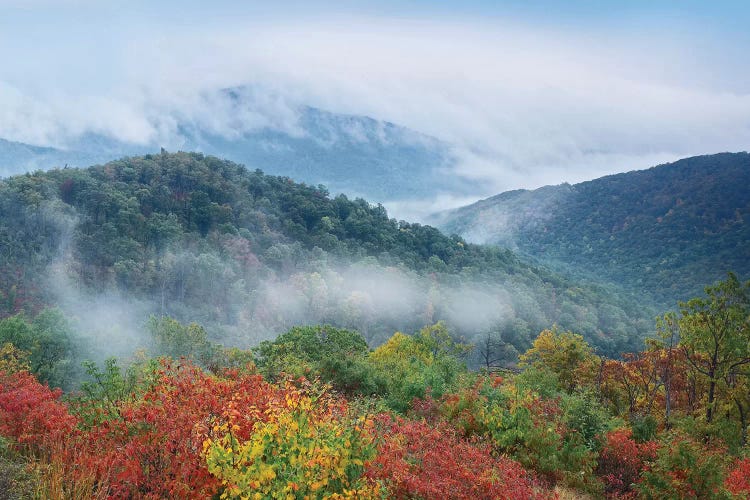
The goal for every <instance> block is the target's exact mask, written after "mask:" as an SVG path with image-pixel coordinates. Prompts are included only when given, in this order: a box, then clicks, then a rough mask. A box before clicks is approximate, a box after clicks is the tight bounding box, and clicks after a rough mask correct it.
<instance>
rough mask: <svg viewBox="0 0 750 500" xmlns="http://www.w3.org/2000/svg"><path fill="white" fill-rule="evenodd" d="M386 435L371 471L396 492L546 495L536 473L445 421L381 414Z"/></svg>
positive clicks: (422, 495)
mask: <svg viewBox="0 0 750 500" xmlns="http://www.w3.org/2000/svg"><path fill="white" fill-rule="evenodd" d="M376 422H377V423H376V425H377V428H378V435H380V436H382V438H381V441H380V443H379V445H378V453H377V457H376V458H375V459H374V460H373V461H372V462H371V463H370V464H369V466H368V468H367V473H366V474H367V476H368V477H370V478H372V479H375V480H379V481H383V482H384V483H385V485H386V487H387V488H388V493H389V495H390V496H391V497H393V498H425V499H464V498H497V499H517V498H544V494H543V493H541V492H540V491H541V490H539V489H537V488H535V485H534V481H533V479H532V476H531V475H530V474H529V473H528V472H527V471H525V470H524V469H523V467H521V465H520V464H519V463H518V462H516V461H514V460H511V459H509V458H505V457H502V456H499V457H495V456H493V455H492V453H491V447H490V446H489V445H488V444H487V443H481V442H476V441H467V440H465V439H462V438H461V437H460V436H459V435H458V434H457V433H456V431H455V430H454V429H453V428H451V427H449V426H448V425H445V424H439V425H437V426H430V425H428V424H427V423H426V422H421V421H414V420H407V419H403V418H401V417H396V418H392V417H390V416H388V415H381V416H379V417H378V418H377V419H376Z"/></svg>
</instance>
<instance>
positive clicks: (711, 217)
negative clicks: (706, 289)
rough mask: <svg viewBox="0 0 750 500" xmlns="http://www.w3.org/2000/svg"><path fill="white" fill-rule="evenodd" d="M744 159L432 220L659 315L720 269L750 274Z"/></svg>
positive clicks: (657, 171)
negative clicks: (607, 285) (597, 282)
mask: <svg viewBox="0 0 750 500" xmlns="http://www.w3.org/2000/svg"><path fill="white" fill-rule="evenodd" d="M748 186H750V155H748V154H747V153H734V154H732V153H722V154H716V155H710V156H698V157H694V158H687V159H684V160H680V161H677V162H675V163H671V164H667V165H660V166H658V167H653V168H651V169H648V170H643V171H636V172H628V173H623V174H617V175H612V176H608V177H602V178H600V179H596V180H593V181H589V182H583V183H580V184H575V185H572V186H571V185H568V184H563V185H560V186H548V187H544V188H541V189H537V190H535V191H524V190H519V191H510V192H507V193H503V194H500V195H497V196H495V197H492V198H488V199H486V200H483V201H480V202H477V203H475V204H473V205H470V206H467V207H463V208H460V209H457V210H455V211H452V212H448V213H443V214H439V215H438V216H436V217H435V219H434V222H435V224H436V225H437V226H438V227H441V228H442V229H444V230H445V231H446V232H448V233H449V234H450V233H455V234H460V235H462V236H463V237H465V238H466V239H467V240H469V241H472V242H478V243H497V244H499V245H501V246H506V247H509V248H513V249H515V250H517V251H518V252H519V253H521V254H523V255H527V256H530V257H533V258H535V259H537V261H538V262H540V263H543V264H546V265H551V266H553V267H555V268H557V269H559V270H560V269H564V270H566V271H568V272H572V273H573V274H574V275H579V276H592V277H594V278H596V279H603V280H608V281H611V282H615V283H618V284H621V285H623V286H625V287H627V288H628V289H630V290H632V291H634V292H637V293H639V294H645V295H646V296H648V297H650V298H653V299H654V300H655V301H656V302H657V303H659V304H660V307H667V306H669V305H670V304H671V303H673V302H674V301H676V300H685V299H687V298H689V297H691V296H693V295H695V294H697V293H699V292H700V290H701V288H702V287H703V286H704V284H705V283H712V282H715V281H716V280H719V279H721V278H722V277H723V276H724V274H725V273H726V272H727V271H731V270H734V271H735V272H737V273H738V274H740V275H741V276H748V275H750V244H749V243H750V224H749V223H748V220H749V218H750V189H749V188H748Z"/></svg>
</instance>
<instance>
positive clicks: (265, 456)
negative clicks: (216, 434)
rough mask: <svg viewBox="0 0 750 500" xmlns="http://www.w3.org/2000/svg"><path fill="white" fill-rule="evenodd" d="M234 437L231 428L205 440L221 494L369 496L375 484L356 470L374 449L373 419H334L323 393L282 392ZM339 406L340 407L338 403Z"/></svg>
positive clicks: (373, 491) (208, 463) (227, 495)
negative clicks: (246, 435)
mask: <svg viewBox="0 0 750 500" xmlns="http://www.w3.org/2000/svg"><path fill="white" fill-rule="evenodd" d="M284 403H285V404H278V405H276V406H273V407H271V408H270V409H269V412H268V413H267V420H266V421H264V422H258V423H256V424H255V426H254V430H253V434H252V435H251V437H250V439H249V440H247V441H244V442H239V441H238V440H237V439H236V438H235V436H234V434H233V433H232V432H228V431H227V432H226V433H225V434H224V435H222V436H221V437H220V438H218V439H215V440H212V439H208V440H206V441H205V442H204V444H203V448H204V454H205V457H206V462H207V465H208V470H209V471H210V472H211V473H212V474H214V475H215V476H217V477H218V478H220V479H221V480H222V482H223V484H224V485H225V487H226V489H225V491H224V493H223V494H222V498H250V497H251V495H254V496H258V495H260V497H259V498H273V499H286V498H341V499H343V498H373V497H378V496H379V494H378V491H379V490H378V485H377V484H375V483H370V482H368V481H366V480H364V479H363V478H361V474H362V472H363V470H364V463H365V461H366V460H368V459H370V458H372V457H373V456H374V453H375V448H374V444H373V435H372V422H371V421H370V420H369V419H365V418H364V417H361V418H359V419H358V421H357V424H358V426H359V428H360V430H359V431H356V430H354V427H355V423H354V422H347V421H346V420H347V417H346V416H345V415H344V417H345V418H344V421H343V422H342V421H339V420H340V418H341V417H342V415H339V414H337V412H335V411H332V408H333V406H334V403H333V402H332V401H330V400H327V399H326V398H323V400H318V401H314V400H313V399H312V398H310V397H309V396H301V397H295V395H290V396H287V397H286V399H285V401H284ZM337 409H339V408H337Z"/></svg>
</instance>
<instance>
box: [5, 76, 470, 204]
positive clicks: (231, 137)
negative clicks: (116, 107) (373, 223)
mask: <svg viewBox="0 0 750 500" xmlns="http://www.w3.org/2000/svg"><path fill="white" fill-rule="evenodd" d="M243 95H244V94H243V93H241V92H237V91H227V92H225V93H224V94H223V99H225V100H226V101H222V102H223V106H224V108H229V109H230V111H229V112H228V113H229V114H230V115H231V114H236V115H239V116H241V115H243V114H249V113H253V108H252V104H250V103H249V102H247V100H246V99H245V98H243ZM293 114H294V116H293V117H292V118H290V119H289V121H290V123H291V124H288V125H285V126H281V125H279V124H276V125H268V124H266V125H263V126H259V127H243V126H242V125H240V124H237V125H236V127H234V128H233V129H232V130H230V131H227V130H223V129H222V130H221V132H219V131H217V127H215V126H213V125H212V124H209V123H205V122H201V121H196V120H195V119H188V118H184V117H183V118H180V117H176V118H175V120H176V122H177V127H176V130H177V134H176V135H177V137H176V138H173V139H171V140H170V141H169V144H160V143H153V144H145V145H137V144H129V143H125V142H121V141H117V140H115V139H111V138H108V137H105V136H102V135H99V134H92V133H88V134H84V135H82V136H81V137H77V138H75V139H74V140H72V141H71V142H70V144H69V145H68V146H69V147H68V148H66V149H65V150H62V149H54V148H42V147H36V146H30V145H26V144H21V143H14V142H9V141H3V140H0V176H3V175H5V176H7V175H12V174H17V173H23V172H27V171H33V170H35V169H49V168H55V167H62V166H64V165H66V164H67V165H68V166H71V167H85V166H89V165H92V164H96V163H104V162H107V161H111V160H114V159H117V158H121V157H123V156H132V155H139V154H148V153H155V152H158V151H159V150H160V148H161V147H162V146H165V147H168V148H172V149H173V148H179V149H181V150H185V151H200V152H203V153H205V154H211V155H217V156H220V157H222V158H227V159H229V160H232V161H234V162H238V163H242V164H244V165H246V166H247V167H248V168H250V169H251V170H254V169H257V168H259V169H262V170H263V171H265V172H268V173H270V174H273V175H283V176H288V177H291V178H293V179H295V180H298V181H300V182H306V183H308V184H312V185H318V184H324V185H325V186H327V187H328V189H329V190H330V191H331V192H334V193H346V194H348V195H350V196H362V197H365V198H367V199H369V200H375V201H379V202H386V201H396V200H406V199H415V198H425V197H430V198H431V197H434V196H436V195H438V194H440V193H443V192H445V193H452V194H454V195H471V194H474V193H476V192H477V190H478V188H479V186H478V185H477V184H476V183H474V182H471V181H468V180H466V179H464V178H461V177H459V176H457V175H455V174H452V173H451V171H450V170H451V167H452V166H453V165H454V161H455V160H454V159H453V157H452V153H451V147H450V145H448V144H446V143H444V142H441V141H439V140H438V139H435V138H433V137H429V136H426V135H423V134H419V133H417V132H415V131H413V130H410V129H408V128H405V127H401V126H398V125H395V124H393V123H390V122H385V121H379V120H375V119H372V118H369V117H366V116H354V115H344V114H336V113H330V112H327V111H324V110H320V109H316V108H312V107H307V106H303V107H300V108H297V109H294V110H293Z"/></svg>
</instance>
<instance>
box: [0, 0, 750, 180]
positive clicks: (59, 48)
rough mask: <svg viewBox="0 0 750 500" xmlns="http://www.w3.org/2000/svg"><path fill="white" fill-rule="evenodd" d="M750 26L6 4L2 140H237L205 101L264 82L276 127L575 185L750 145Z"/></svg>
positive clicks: (737, 17) (370, 5) (527, 9)
mask: <svg viewBox="0 0 750 500" xmlns="http://www.w3.org/2000/svg"><path fill="white" fill-rule="evenodd" d="M747 26H750V2H707V1H695V0H692V1H673V2H667V1H657V0H652V1H642V0H635V1H633V0H631V1H622V2H605V1H584V0H570V1H565V2H562V1H560V2H552V1H544V2H530V1H520V0H519V1H512V2H489V1H463V2H439V1H406V2H404V1H391V0H381V1H379V2H365V1H350V2H342V1H336V2H334V1H328V2H324V1H314V0H313V1H304V2H303V1H298V2H283V1H282V2H230V1H227V0H218V1H214V2H211V3H210V5H209V4H208V3H207V2H203V1H197V0H184V1H179V2H178V1H168V2H155V1H129V2H126V1H108V0H103V1H93V0H61V1H54V0H0V61H2V64H1V65H0V137H5V138H9V139H14V140H20V141H24V142H31V143H35V144H45V145H47V144H49V145H57V146H64V145H65V143H66V141H69V140H70V139H71V138H74V137H75V136H76V135H77V134H81V133H84V132H97V133H103V134H107V135H111V136H114V137H117V138H120V139H123V140H127V141H132V142H158V143H166V144H170V141H171V140H173V139H174V137H173V135H174V134H175V123H176V121H177V120H184V119H189V120H195V121H203V120H210V121H211V123H212V126H214V127H215V128H216V130H218V131H223V132H226V133H235V132H237V130H232V127H237V123H238V120H237V119H236V117H231V116H217V114H216V113H215V110H213V109H212V108H211V102H212V101H211V99H210V97H206V96H209V95H210V94H211V92H215V91H217V90H218V89H220V88H224V87H228V86H235V85H251V86H253V87H254V88H256V89H258V90H257V92H256V93H255V95H256V96H258V98H257V100H258V101H257V103H256V104H257V107H258V110H259V113H260V114H261V115H263V114H265V115H267V117H268V120H267V123H269V124H272V126H275V127H280V128H285V127H293V126H294V123H293V121H294V118H293V117H291V118H289V119H288V120H286V119H285V120H286V121H285V120H281V119H279V118H278V117H279V116H283V117H288V113H287V111H288V110H289V109H293V108H294V106H296V105H301V104H309V105H313V106H319V107H322V108H326V109H330V110H332V111H337V112H344V113H354V114H367V115H370V116H373V117H375V118H379V119H385V120H390V121H393V122H396V123H399V124H403V125H405V126H408V127H411V128H413V129H416V130H418V131H420V132H423V133H427V134H430V135H434V136H436V137H439V138H441V139H443V140H445V141H447V142H450V143H451V144H454V145H455V147H456V151H457V154H459V156H460V157H461V158H462V162H461V164H460V166H459V169H461V173H462V174H464V175H466V176H469V177H478V178H482V179H487V181H488V182H489V183H490V185H492V186H493V188H494V189H496V190H498V191H499V190H502V189H511V188H516V187H536V186H539V185H542V184H547V183H558V182H562V181H569V182H576V181H580V180H584V179H590V178H594V177H597V176H600V175H604V174H608V173H612V172H617V171H624V170H632V169H635V168H644V167H648V166H650V165H653V164H656V163H659V162H663V161H668V160H673V159H677V158H680V157H684V156H689V155H693V154H702V153H713V152H717V151H726V150H729V151H737V150H746V149H748V144H750V68H748V66H749V65H748V59H749V58H748V56H747V54H748V53H750V35H748V31H749V30H747ZM257 123H258V122H257V120H255V121H253V123H247V124H245V125H243V123H242V122H241V120H240V125H239V126H240V128H241V127H243V126H248V127H251V126H257ZM240 132H241V130H240Z"/></svg>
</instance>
